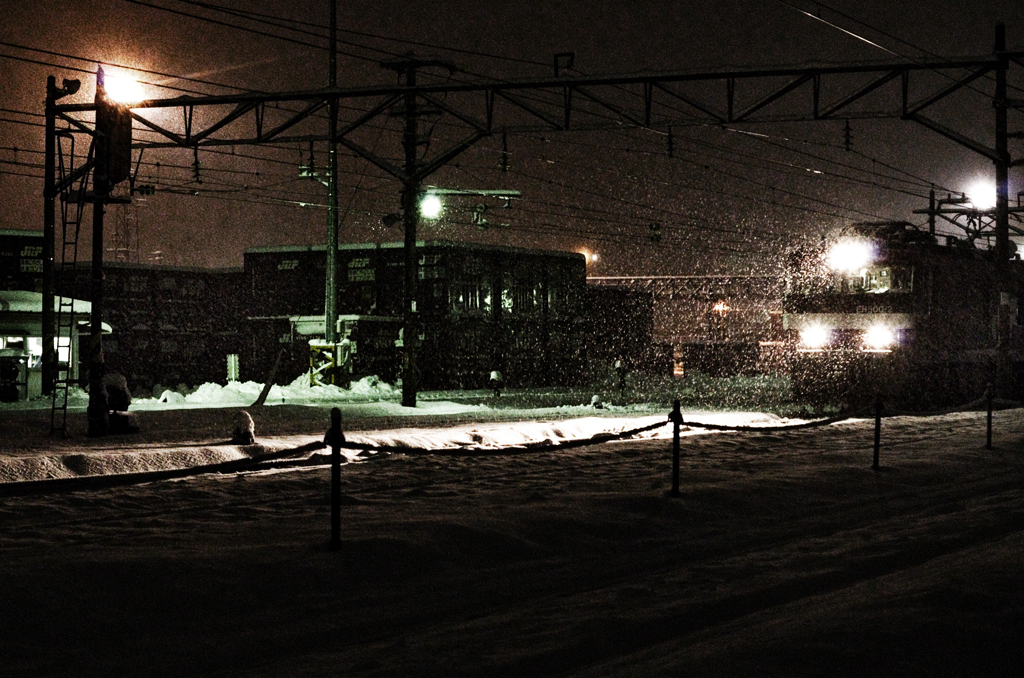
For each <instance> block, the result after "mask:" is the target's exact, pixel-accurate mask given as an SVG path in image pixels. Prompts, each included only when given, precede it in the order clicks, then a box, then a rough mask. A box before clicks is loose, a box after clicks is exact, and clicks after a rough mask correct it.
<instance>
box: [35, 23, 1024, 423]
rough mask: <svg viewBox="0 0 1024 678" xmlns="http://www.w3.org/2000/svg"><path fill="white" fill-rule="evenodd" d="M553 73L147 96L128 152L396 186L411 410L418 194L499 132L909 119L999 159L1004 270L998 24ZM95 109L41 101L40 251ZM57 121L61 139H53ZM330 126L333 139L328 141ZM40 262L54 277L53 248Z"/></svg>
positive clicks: (1001, 34) (1007, 159)
mask: <svg viewBox="0 0 1024 678" xmlns="http://www.w3.org/2000/svg"><path fill="white" fill-rule="evenodd" d="M555 63H556V67H555V75H554V76H553V77H549V78H533V79H523V80H513V81H497V80H494V81H490V80H483V81H476V82H453V81H451V80H443V81H441V80H439V81H436V82H429V83H427V82H423V81H422V80H421V79H417V74H418V73H420V72H422V71H429V70H430V69H434V68H438V67H445V66H446V65H445V64H442V63H441V62H436V61H431V60H419V59H414V58H411V57H410V58H409V59H406V60H402V61H401V62H392V63H389V64H382V65H383V66H384V67H386V68H388V69H390V70H393V71H395V72H396V73H397V74H398V76H399V78H398V80H399V82H398V84H395V85H386V86H365V87H338V86H331V87H326V88H321V89H315V90H305V91H295V92H282V93H247V94H232V95H216V96H181V97H175V98H170V99H151V100H146V101H141V102H138V103H134V104H132V105H131V117H132V119H133V120H134V122H135V123H136V129H137V130H138V129H139V127H140V126H141V128H143V129H145V130H148V133H149V137H150V138H148V139H145V140H142V139H138V140H136V141H135V142H134V143H133V147H134V148H136V149H140V150H143V149H157V148H175V147H177V148H186V149H190V150H192V151H193V152H196V153H197V152H198V150H199V149H201V148H204V147H214V146H238V145H261V144H289V143H295V142H300V143H308V142H310V141H318V140H319V141H328V142H329V143H332V144H334V143H337V144H341V145H343V146H345V147H347V148H348V149H350V150H351V151H353V152H354V153H355V154H356V155H358V156H359V157H361V158H364V159H366V160H367V161H369V162H371V163H373V164H374V165H376V166H377V167H379V168H380V169H382V170H383V171H385V172H386V173H388V174H389V175H391V176H393V177H394V178H396V179H397V180H399V181H400V182H401V183H402V186H403V198H402V203H403V209H404V212H405V215H406V218H405V219H404V225H405V229H406V233H405V236H406V237H405V241H406V245H407V249H409V250H410V251H409V252H407V254H408V255H409V256H410V259H409V261H412V262H413V264H409V263H407V269H410V270H407V271H406V312H405V318H404V322H405V325H406V329H405V334H404V336H405V337H408V338H411V340H407V341H405V358H404V371H405V374H404V379H403V383H404V386H403V403H404V404H407V405H414V404H415V388H416V384H415V378H414V375H415V374H416V369H415V344H416V341H415V337H416V336H417V335H416V331H415V314H414V312H413V307H412V306H410V305H411V303H412V302H411V300H412V299H414V298H415V296H414V294H413V290H414V285H415V270H414V269H413V268H412V266H414V264H415V257H414V254H413V252H412V250H413V249H414V248H415V242H416V239H415V229H416V222H417V220H418V214H417V211H416V207H415V195H416V193H417V192H418V191H419V190H420V185H421V182H422V181H423V180H424V179H426V178H427V177H428V176H430V175H431V174H432V173H434V172H436V171H437V170H439V169H440V168H441V167H443V166H445V164H447V163H449V162H450V161H452V160H453V159H454V158H455V157H457V156H458V155H459V154H460V153H462V152H464V151H465V150H467V149H468V148H470V147H472V146H473V145H474V144H475V143H477V142H478V141H479V140H481V139H483V138H485V137H487V136H489V135H491V134H494V133H495V132H500V131H506V132H529V131H567V130H602V129H622V128H627V127H628V128H636V127H646V128H657V129H666V128H671V127H672V126H688V125H733V124H749V123H764V122H786V121H820V120H842V119H845V120H850V119H882V118H889V119H902V120H908V121H913V122H915V123H917V124H919V125H922V126H924V127H926V128H928V129H930V130H932V131H933V132H936V133H938V134H940V135H942V136H944V137H946V138H947V139H950V140H952V141H954V142H956V143H957V144H959V145H961V146H962V147H964V148H967V149H969V150H970V151H972V152H974V153H976V154H979V155H981V156H983V157H985V158H988V159H989V160H991V161H992V162H993V163H994V165H995V170H996V172H995V174H996V189H997V203H996V208H995V219H994V230H995V251H996V256H997V260H999V261H1001V262H1005V261H1006V260H1008V257H1009V237H1008V234H1009V228H1008V203H1007V185H1008V180H1007V174H1008V171H1009V169H1010V168H1011V167H1012V166H1016V165H1021V164H1024V159H1021V158H1017V159H1014V158H1012V157H1011V154H1010V152H1009V141H1010V140H1011V139H1013V138H1021V136H1022V134H1020V133H1010V132H1009V130H1008V128H1007V112H1008V111H1009V110H1011V109H1021V108H1022V107H1024V100H1022V99H1013V98H1009V97H1008V96H1007V73H1008V71H1009V68H1010V66H1011V64H1014V65H1017V66H1024V52H1011V51H1007V50H1006V46H1005V29H1004V28H1003V27H1002V26H1001V25H1000V26H997V27H996V40H995V49H994V51H993V53H992V54H991V55H989V56H985V57H980V58H959V59H947V60H929V61H921V62H902V63H873V64H851V65H839V66H821V67H806V68H761V69H750V70H726V71H712V72H700V73H685V72H684V73H679V72H676V73H661V74H657V73H654V74H650V73H645V74H641V75H615V76H606V75H604V76H572V77H570V76H565V75H563V74H562V73H560V72H559V68H558V59H557V58H556V62H555ZM968 90H972V91H974V92H978V91H980V92H981V93H982V95H983V96H984V97H985V98H986V99H987V100H988V101H989V102H990V103H991V105H992V106H993V107H994V116H993V119H992V127H991V130H992V132H993V133H992V135H991V137H990V138H988V139H979V138H977V137H976V136H975V135H973V134H972V130H963V129H957V125H956V122H955V121H954V122H950V121H945V122H944V121H943V120H942V119H941V118H942V113H941V111H939V110H938V109H939V105H940V104H943V103H944V102H950V101H951V98H952V97H954V95H957V94H959V93H962V92H965V91H968ZM95 111H96V104H94V103H69V104H58V103H56V101H55V100H53V101H51V100H49V99H48V105H47V109H46V115H47V121H48V123H49V125H48V131H47V134H48V146H47V148H48V151H47V158H46V162H47V165H48V167H49V168H50V170H49V171H48V173H47V179H46V187H45V191H44V200H45V201H46V202H47V206H48V207H47V208H46V210H44V211H45V213H46V214H47V215H49V216H47V217H46V220H47V221H46V223H45V224H44V228H46V229H47V230H48V234H47V236H48V237H47V242H48V243H52V241H53V238H52V234H53V217H52V215H53V204H54V201H55V200H56V199H57V198H58V196H60V195H62V194H65V193H67V192H69V191H70V190H71V189H72V187H73V186H74V185H75V183H76V182H78V181H80V180H81V179H82V178H83V176H86V175H87V174H88V173H89V172H90V171H92V169H93V167H92V164H93V160H92V159H89V160H86V161H85V162H83V163H82V165H81V166H79V167H77V168H75V169H74V171H71V172H67V173H64V174H62V176H61V177H57V176H56V174H55V172H54V171H53V170H52V168H53V166H54V163H55V154H54V153H53V151H52V144H51V143H50V136H51V135H54V134H65V135H66V134H69V133H71V134H77V133H80V134H87V135H95V123H94V122H93V121H92V120H91V119H90V118H92V117H94V114H95ZM175 111H176V112H177V113H175ZM933 111H934V112H935V113H937V114H938V115H935V114H933ZM332 112H337V113H336V116H337V117H335V115H328V113H332ZM441 115H444V116H448V118H449V119H451V120H453V121H455V122H454V125H455V128H458V129H460V130H461V132H459V133H458V134H456V135H454V136H452V137H451V138H449V139H446V140H445V142H444V145H443V147H442V148H441V149H440V150H438V151H436V152H435V153H434V154H433V155H432V156H429V157H427V156H426V155H422V154H421V153H419V152H418V150H417V149H418V148H422V147H423V145H424V144H423V138H422V134H421V133H420V132H421V128H419V127H417V124H416V122H417V121H418V120H419V119H421V118H423V117H427V116H441ZM325 116H326V117H329V118H330V120H329V121H328V123H329V124H325V119H324V118H325ZM383 116H391V117H399V118H403V119H404V120H405V126H404V129H403V130H402V131H401V133H400V134H399V135H396V136H398V137H400V138H399V139H398V141H399V143H400V145H401V152H397V153H392V154H388V153H387V152H385V151H375V150H370V146H371V145H372V144H369V143H367V142H366V141H364V140H362V139H361V138H360V136H361V134H365V130H366V128H368V127H369V126H370V125H371V123H374V121H375V120H377V119H378V118H381V117H383ZM953 117H954V118H959V117H961V116H953ZM962 117H967V116H962ZM175 118H176V119H177V121H176V122H174V120H175ZM342 118H344V119H342ZM58 121H59V122H60V123H62V124H63V125H64V127H65V129H62V130H59V131H58V130H56V123H57V122H58ZM327 130H335V131H334V133H333V134H329V133H328V132H327ZM393 141H394V139H392V140H391V142H392V143H393ZM439 145H440V144H436V143H435V144H433V145H432V146H431V147H432V148H435V147H437V146H439ZM410 243H411V247H410ZM48 254H49V255H50V256H49V257H48V259H47V262H49V263H48V266H49V267H50V270H51V271H52V261H53V258H52V252H50V253H48ZM48 281H49V282H48V283H47V288H46V291H47V294H49V295H52V294H53V286H52V274H49V275H48ZM45 303H46V302H44V304H45ZM44 308H47V306H45V305H44ZM44 323H46V319H44ZM51 324H52V321H51ZM46 326H47V327H50V325H49V324H48V325H46Z"/></svg>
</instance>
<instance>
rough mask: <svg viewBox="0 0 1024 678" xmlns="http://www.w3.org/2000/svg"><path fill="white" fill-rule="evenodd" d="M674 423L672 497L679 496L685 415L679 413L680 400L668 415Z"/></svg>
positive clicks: (673, 404)
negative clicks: (681, 437) (682, 429)
mask: <svg viewBox="0 0 1024 678" xmlns="http://www.w3.org/2000/svg"><path fill="white" fill-rule="evenodd" d="M668 420H669V421H671V422H672V496H673V497H678V496H679V427H680V426H681V425H682V423H683V413H682V412H680V411H679V400H678V399H676V400H673V401H672V412H671V413H670V414H669V415H668Z"/></svg>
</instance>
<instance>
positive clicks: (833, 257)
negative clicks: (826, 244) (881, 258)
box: [828, 240, 875, 273]
mask: <svg viewBox="0 0 1024 678" xmlns="http://www.w3.org/2000/svg"><path fill="white" fill-rule="evenodd" d="M874 259H875V248H874V247H872V245H871V243H870V242H867V241H864V240H840V241H839V242H837V243H836V244H834V245H832V248H831V249H830V250H829V251H828V265H829V268H831V269H833V270H835V271H842V272H844V273H851V272H854V271H860V270H862V269H864V268H866V267H867V266H868V265H869V264H870V263H871V262H872V261H874Z"/></svg>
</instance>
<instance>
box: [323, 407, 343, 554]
mask: <svg viewBox="0 0 1024 678" xmlns="http://www.w3.org/2000/svg"><path fill="white" fill-rule="evenodd" d="M344 442H345V434H344V433H342V431H341V410H339V409H338V408H337V407H332V408H331V427H330V428H329V429H327V433H326V434H324V443H326V444H327V445H330V446H331V549H332V550H337V549H340V548H341V444H342V443H344Z"/></svg>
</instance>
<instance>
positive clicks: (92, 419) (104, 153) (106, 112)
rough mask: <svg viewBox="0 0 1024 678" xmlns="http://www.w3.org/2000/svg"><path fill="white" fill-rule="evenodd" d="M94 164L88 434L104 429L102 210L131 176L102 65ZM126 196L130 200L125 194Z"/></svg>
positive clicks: (122, 118)
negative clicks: (112, 192) (120, 184)
mask: <svg viewBox="0 0 1024 678" xmlns="http://www.w3.org/2000/svg"><path fill="white" fill-rule="evenodd" d="M93 145H94V147H95V153H94V154H93V157H94V158H95V159H96V166H95V169H94V170H93V175H92V186H93V194H92V196H91V199H92V272H91V273H92V284H91V286H90V288H91V295H90V302H91V303H92V309H91V314H90V316H89V325H90V327H89V332H90V337H89V406H88V408H87V409H86V413H87V417H88V420H89V430H88V435H90V436H102V435H106V433H107V398H106V395H105V393H104V389H103V375H104V373H105V372H106V366H105V364H104V360H103V345H102V337H103V212H104V208H105V206H106V204H107V203H108V202H110V189H111V188H112V187H114V186H116V185H117V184H118V183H120V182H122V181H124V180H125V179H127V178H128V177H129V176H131V167H132V117H131V111H130V110H128V108H127V107H125V106H123V105H121V104H118V103H116V102H114V101H111V100H110V99H109V98H107V91H106V88H105V87H104V84H103V68H98V69H96V130H95V136H94V137H93ZM128 200H131V199H130V198H128Z"/></svg>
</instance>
